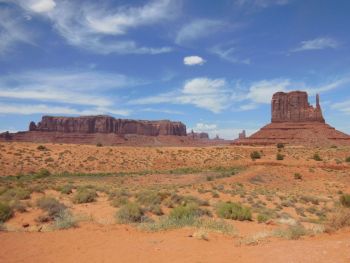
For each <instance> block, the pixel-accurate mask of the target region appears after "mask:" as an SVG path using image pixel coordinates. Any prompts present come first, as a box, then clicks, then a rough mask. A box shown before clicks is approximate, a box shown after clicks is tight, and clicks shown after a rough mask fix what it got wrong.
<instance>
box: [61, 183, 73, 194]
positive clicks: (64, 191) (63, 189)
mask: <svg viewBox="0 0 350 263" xmlns="http://www.w3.org/2000/svg"><path fill="white" fill-rule="evenodd" d="M73 189H74V186H73V185H71V184H66V185H64V186H62V187H61V193H62V194H66V195H69V194H71V193H72V190H73Z"/></svg>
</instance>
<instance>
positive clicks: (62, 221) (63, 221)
mask: <svg viewBox="0 0 350 263" xmlns="http://www.w3.org/2000/svg"><path fill="white" fill-rule="evenodd" d="M76 226H77V220H76V219H75V218H74V217H73V215H72V213H71V212H70V211H68V209H65V210H62V211H60V212H59V213H58V214H57V216H56V217H55V222H54V227H55V228H56V229H68V228H72V227H76Z"/></svg>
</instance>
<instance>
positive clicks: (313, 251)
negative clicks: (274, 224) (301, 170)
mask: <svg viewBox="0 0 350 263" xmlns="http://www.w3.org/2000/svg"><path fill="white" fill-rule="evenodd" d="M192 233H193V230H191V229H182V230H177V231H168V232H162V233H143V232H140V231H137V230H135V229H131V228H130V227H126V226H111V227H108V228H106V227H105V226H104V227H99V226H92V225H85V226H84V227H82V228H78V229H70V230H66V231H56V232H46V233H0V247H1V251H0V262H8V263H10V262H35V263H39V262H223V263H224V262H230V263H231V262H244V263H248V262H256V263H259V262H281V263H282V262H283V263H285V262H293V263H294V262H295V263H297V262H308V263H313V262H315V263H338V262H339V263H346V262H350V253H349V251H350V230H346V231H343V232H342V233H338V234H333V235H328V234H324V235H321V236H317V237H313V238H307V239H304V240H298V241H287V240H285V241H281V240H275V241H271V242H268V243H265V244H259V245H257V246H240V247H237V246H235V240H234V239H232V238H229V237H222V236H219V235H215V234H211V235H210V236H209V241H204V240H197V239H194V238H191V237H189V235H190V234H192Z"/></svg>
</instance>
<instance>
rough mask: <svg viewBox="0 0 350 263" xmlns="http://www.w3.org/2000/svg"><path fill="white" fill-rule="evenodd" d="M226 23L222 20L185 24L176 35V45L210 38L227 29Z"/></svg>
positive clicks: (197, 21) (201, 20) (199, 20)
mask: <svg viewBox="0 0 350 263" xmlns="http://www.w3.org/2000/svg"><path fill="white" fill-rule="evenodd" d="M225 25H226V23H225V22H223V21H220V20H211V19H195V20H193V21H191V22H189V23H188V24H185V25H184V26H183V27H182V28H181V29H180V30H179V31H178V32H177V34H176V38H175V43H176V44H178V45H184V44H188V43H191V42H192V41H195V40H198V39H202V38H206V37H209V36H210V35H212V34H214V33H216V32H218V31H222V30H224V29H225Z"/></svg>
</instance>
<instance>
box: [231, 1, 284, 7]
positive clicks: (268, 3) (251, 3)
mask: <svg viewBox="0 0 350 263" xmlns="http://www.w3.org/2000/svg"><path fill="white" fill-rule="evenodd" d="M289 2H290V0H235V4H236V5H237V6H240V7H244V6H246V7H250V8H266V7H269V6H272V5H281V6H282V5H287V4H288V3H289Z"/></svg>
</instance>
